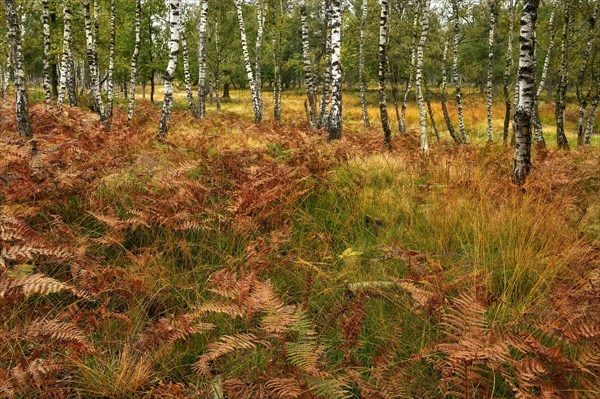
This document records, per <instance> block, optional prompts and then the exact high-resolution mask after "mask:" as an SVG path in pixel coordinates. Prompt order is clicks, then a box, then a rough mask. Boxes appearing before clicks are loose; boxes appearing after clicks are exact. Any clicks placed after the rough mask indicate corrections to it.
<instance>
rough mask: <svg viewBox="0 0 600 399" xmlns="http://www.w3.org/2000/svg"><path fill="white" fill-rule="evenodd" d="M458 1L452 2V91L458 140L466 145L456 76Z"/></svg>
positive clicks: (458, 81) (460, 90)
mask: <svg viewBox="0 0 600 399" xmlns="http://www.w3.org/2000/svg"><path fill="white" fill-rule="evenodd" d="M458 2H459V0H452V18H453V20H454V47H453V50H452V51H453V58H452V60H453V64H452V77H453V79H454V90H455V97H456V112H457V113H458V129H459V132H460V138H461V140H462V142H463V143H465V144H466V143H467V133H466V131H465V118H464V116H463V106H462V87H461V82H460V76H459V74H458V44H459V34H460V14H459V11H460V8H459V3H458Z"/></svg>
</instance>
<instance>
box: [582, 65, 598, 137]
mask: <svg viewBox="0 0 600 399" xmlns="http://www.w3.org/2000/svg"><path fill="white" fill-rule="evenodd" d="M592 73H593V74H594V75H595V76H594V85H595V86H596V87H595V89H596V95H595V96H594V98H593V100H592V107H591V108H590V114H589V116H588V121H587V126H586V128H585V141H584V143H585V144H586V145H589V144H590V143H591V141H592V134H594V124H595V123H596V112H597V111H598V103H600V74H599V73H598V71H592Z"/></svg>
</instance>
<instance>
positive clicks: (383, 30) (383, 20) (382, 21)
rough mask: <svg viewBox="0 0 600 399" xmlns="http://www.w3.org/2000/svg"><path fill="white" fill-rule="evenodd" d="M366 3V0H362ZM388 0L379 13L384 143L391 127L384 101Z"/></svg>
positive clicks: (380, 89)
mask: <svg viewBox="0 0 600 399" xmlns="http://www.w3.org/2000/svg"><path fill="white" fill-rule="evenodd" d="M363 1H364V2H365V3H366V0H363ZM389 11H390V9H389V3H388V0H381V14H380V17H379V113H380V114H381V127H382V128H383V138H384V141H385V144H386V145H389V144H390V143H391V141H392V129H391V128H390V121H389V118H388V111H387V101H386V92H385V90H386V88H385V86H386V76H385V75H386V72H387V61H388V60H387V46H388V14H389Z"/></svg>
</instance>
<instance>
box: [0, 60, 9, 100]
mask: <svg viewBox="0 0 600 399" xmlns="http://www.w3.org/2000/svg"><path fill="white" fill-rule="evenodd" d="M7 80H8V79H6V66H5V65H4V61H1V62H0V98H2V99H4V98H6V94H7V93H6V83H5V82H6V81H7Z"/></svg>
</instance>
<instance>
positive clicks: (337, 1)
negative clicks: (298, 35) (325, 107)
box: [327, 0, 342, 140]
mask: <svg viewBox="0 0 600 399" xmlns="http://www.w3.org/2000/svg"><path fill="white" fill-rule="evenodd" d="M331 11H332V16H331V112H330V113H329V123H328V126H327V131H328V132H329V140H336V139H340V138H341V137H342V62H341V61H342V60H341V55H342V54H341V53H342V52H341V48H342V3H341V0H332V1H331Z"/></svg>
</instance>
